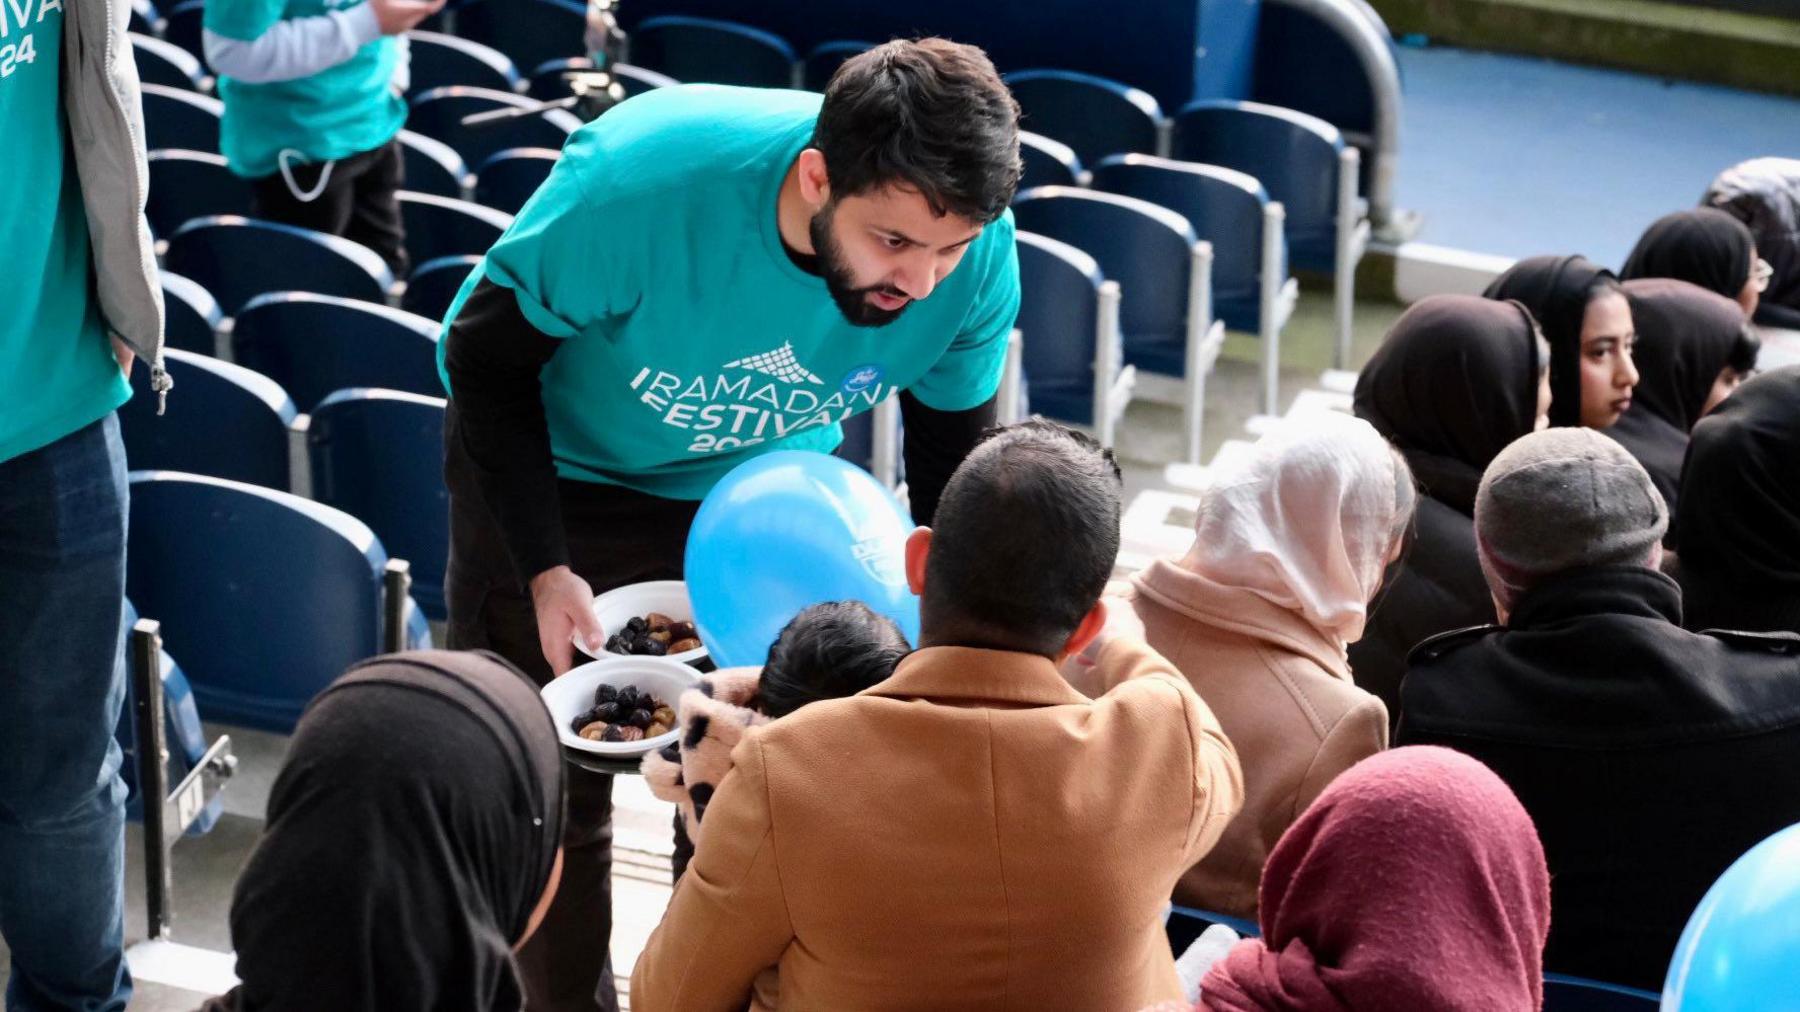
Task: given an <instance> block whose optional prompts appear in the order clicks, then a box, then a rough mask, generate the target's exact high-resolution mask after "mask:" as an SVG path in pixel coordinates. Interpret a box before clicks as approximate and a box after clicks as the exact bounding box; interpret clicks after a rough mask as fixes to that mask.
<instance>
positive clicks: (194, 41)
mask: <svg viewBox="0 0 1800 1012" xmlns="http://www.w3.org/2000/svg"><path fill="white" fill-rule="evenodd" d="M205 14H206V0H182V2H181V3H178V4H176V5H175V6H173V7H171V8H169V9H168V10H166V11H164V12H163V30H162V37H163V41H164V42H172V43H174V44H175V45H177V46H180V47H181V48H182V49H185V50H187V51H188V53H189V54H191V55H192V56H193V57H194V59H196V60H199V61H200V66H202V67H205V68H206V72H207V73H208V74H210V73H212V68H211V66H209V65H208V64H207V62H206V43H205V41H204V39H205V36H204V34H203V29H202V27H201V22H202V21H203V20H204V18H205ZM151 146H152V147H155V145H151Z"/></svg>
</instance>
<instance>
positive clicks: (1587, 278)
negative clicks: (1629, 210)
mask: <svg viewBox="0 0 1800 1012" xmlns="http://www.w3.org/2000/svg"><path fill="white" fill-rule="evenodd" d="M1482 294H1483V295H1485V296H1487V297H1488V298H1490V299H1514V300H1517V301H1518V302H1521V303H1523V304H1524V306H1525V308H1526V309H1529V310H1531V315H1532V316H1533V317H1535V318H1536V319H1537V322H1538V326H1540V327H1542V328H1543V330H1544V338H1545V339H1546V340H1548V341H1549V342H1550V393H1551V400H1550V424H1551V425H1570V426H1573V425H1584V426H1587V427H1588V428H1590V429H1605V428H1608V427H1610V426H1611V425H1612V424H1613V423H1614V422H1616V421H1618V420H1619V418H1620V416H1622V415H1623V414H1624V413H1625V412H1626V410H1627V409H1629V408H1630V407H1631V388H1632V387H1633V386H1635V385H1636V384H1637V379H1638V376H1637V370H1636V369H1635V368H1633V366H1632V363H1631V347H1632V344H1633V342H1634V341H1636V337H1635V335H1634V334H1633V333H1632V327H1631V307H1630V305H1629V304H1628V303H1627V302H1626V301H1625V295H1624V293H1623V292H1621V291H1620V290H1619V280H1618V279H1617V278H1615V277H1613V275H1612V272H1611V271H1608V270H1605V269H1604V268H1600V267H1596V266H1594V265H1593V264H1591V263H1589V262H1588V260H1587V258H1586V257H1578V256H1573V257H1529V258H1527V259H1524V260H1521V261H1519V262H1518V263H1516V264H1514V265H1513V266H1512V268H1511V269H1510V270H1508V271H1507V272H1506V273H1505V274H1502V275H1500V276H1499V277H1498V278H1495V279H1494V282H1493V284H1490V285H1488V287H1487V291H1485V292H1483V293H1482Z"/></svg>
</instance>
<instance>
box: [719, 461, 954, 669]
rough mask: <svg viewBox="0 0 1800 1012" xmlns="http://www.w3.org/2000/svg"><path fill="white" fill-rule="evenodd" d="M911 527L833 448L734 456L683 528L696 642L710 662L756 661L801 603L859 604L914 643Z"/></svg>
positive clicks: (880, 491) (867, 478) (915, 603)
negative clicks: (727, 470) (730, 466)
mask: <svg viewBox="0 0 1800 1012" xmlns="http://www.w3.org/2000/svg"><path fill="white" fill-rule="evenodd" d="M912 530H913V522H912V519H911V518H910V517H908V516H907V515H906V513H905V511H903V510H902V509H901V508H900V504H899V503H898V502H896V501H895V499H894V497H893V495H892V493H890V492H889V491H888V490H887V489H886V488H884V487H882V485H881V483H880V482H878V481H876V480H875V479H874V478H873V477H870V475H869V474H868V472H866V471H863V470H862V469H861V468H858V467H856V466H855V465H854V464H850V463H848V462H846V461H844V460H840V459H839V458H837V457H833V456H829V455H827V454H823V453H808V452H804V451H799V450H781V451H777V452H775V453H766V454H763V455H761V456H758V457H755V458H753V459H751V460H748V461H745V462H744V463H742V464H739V465H738V466H737V467H735V468H733V469H732V470H731V472H730V473H729V474H727V475H725V477H724V478H722V479H720V481H719V483H718V484H717V485H714V486H713V489H712V491H711V492H709V493H707V496H706V500H705V501H704V502H702V503H701V504H700V511H699V513H697V514H696V515H695V516H694V524H693V526H692V527H691V528H690V529H689V531H688V542H687V560H686V568H687V574H686V575H687V585H688V597H689V598H690V599H691V600H692V601H693V605H694V625H695V626H696V627H697V628H698V629H699V631H700V640H701V642H703V643H705V644H706V648H707V650H708V651H710V652H711V654H712V659H713V661H714V662H715V663H717V664H718V665H719V666H721V667H738V666H749V665H760V664H762V663H763V662H764V661H766V660H767V659H768V655H769V647H770V645H771V644H773V643H774V642H775V637H776V636H777V635H778V634H780V632H781V629H782V627H783V626H785V625H787V624H788V622H789V621H790V620H792V619H793V617H794V616H795V615H796V614H798V613H799V612H800V611H801V610H802V609H804V608H806V607H808V606H809V605H814V604H818V603H820V602H822V601H861V602H863V603H864V604H866V605H868V606H869V607H870V608H872V609H874V610H875V611H877V612H880V613H881V614H883V615H886V616H888V617H889V618H891V619H893V620H894V621H895V622H897V623H899V625H900V630H901V631H902V632H904V633H905V634H906V638H907V641H908V642H910V643H915V644H916V643H918V642H919V599H918V598H917V597H915V596H913V593H912V591H911V590H909V589H908V588H907V586H906V555H905V551H906V538H907V535H909V534H910V533H912Z"/></svg>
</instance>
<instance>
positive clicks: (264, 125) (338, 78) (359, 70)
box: [204, 0, 406, 179]
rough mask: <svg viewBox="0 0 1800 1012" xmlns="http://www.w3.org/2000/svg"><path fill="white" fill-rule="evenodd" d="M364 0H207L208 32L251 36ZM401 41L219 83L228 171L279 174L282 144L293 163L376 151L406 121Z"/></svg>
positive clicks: (376, 43)
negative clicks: (307, 70)
mask: <svg viewBox="0 0 1800 1012" xmlns="http://www.w3.org/2000/svg"><path fill="white" fill-rule="evenodd" d="M363 2H365V0H207V3H206V14H205V18H204V23H205V25H206V28H207V30H208V31H211V32H213V33H215V34H218V35H223V36H225V37H226V38H230V39H238V40H240V41H243V42H253V41H255V40H256V38H257V37H258V36H260V35H262V33H264V32H266V31H268V30H269V28H270V27H271V26H273V25H274V24H275V23H276V22H278V21H284V20H287V19H289V18H309V17H317V16H319V15H322V14H325V13H327V12H328V11H334V10H342V9H344V8H347V7H355V6H356V5H357V4H359V3H363ZM399 59H400V50H399V45H398V43H396V42H395V41H394V38H393V37H392V36H383V37H381V38H379V39H376V40H375V41H374V42H371V43H369V44H368V45H366V46H363V47H362V48H361V49H358V50H357V51H356V55H355V56H352V57H351V58H350V59H348V60H346V61H344V62H343V63H340V64H338V65H337V66H335V67H327V68H326V69H324V70H321V71H319V72H318V73H316V74H313V75H312V76H310V77H301V78H296V79H295V80H292V81H271V82H268V83H266V84H246V83H244V82H242V81H234V80H232V79H231V78H229V77H226V78H222V79H221V80H220V81H219V97H220V98H222V99H224V101H225V119H224V121H223V122H222V123H220V124H219V148H220V153H222V154H223V155H224V156H225V161H226V162H227V163H228V164H229V165H230V166H231V171H233V172H235V173H237V174H238V175H240V176H246V177H249V178H252V179H254V178H256V177H259V176H266V175H269V174H270V173H272V172H275V171H276V169H277V167H278V161H277V159H278V158H279V156H280V153H281V152H282V151H283V150H287V149H292V150H294V151H297V152H299V154H298V155H289V156H288V160H289V163H290V164H295V163H301V162H324V161H331V160H333V159H337V158H347V157H349V156H350V155H355V154H360V153H362V152H364V151H372V150H374V149H375V148H378V147H380V146H381V145H383V144H386V143H387V142H388V141H390V140H392V139H393V137H394V135H395V134H397V133H399V132H400V128H401V126H402V125H404V124H405V123H406V102H405V100H404V99H402V98H401V97H400V96H399V95H396V94H395V93H394V88H393V80H394V68H395V66H396V65H397V64H398V62H399Z"/></svg>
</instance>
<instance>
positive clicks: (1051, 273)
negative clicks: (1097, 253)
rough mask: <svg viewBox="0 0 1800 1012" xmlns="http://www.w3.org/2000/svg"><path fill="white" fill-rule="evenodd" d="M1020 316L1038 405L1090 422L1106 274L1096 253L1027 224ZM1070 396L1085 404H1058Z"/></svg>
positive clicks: (1021, 240)
mask: <svg viewBox="0 0 1800 1012" xmlns="http://www.w3.org/2000/svg"><path fill="white" fill-rule="evenodd" d="M1017 237H1018V247H1019V317H1018V320H1017V321H1016V322H1015V323H1014V324H1013V326H1015V327H1017V328H1018V329H1019V333H1020V334H1021V335H1023V337H1024V347H1023V351H1024V359H1023V365H1024V371H1025V375H1026V377H1027V378H1028V379H1029V380H1030V381H1031V394H1032V397H1033V401H1034V407H1036V408H1038V409H1039V410H1043V409H1045V408H1049V409H1050V410H1051V412H1053V413H1054V414H1056V415H1057V416H1058V417H1062V416H1064V415H1067V414H1074V415H1078V416H1081V417H1075V418H1067V417H1065V418H1064V420H1065V421H1075V422H1083V423H1085V422H1088V421H1091V419H1092V414H1093V407H1092V404H1093V394H1094V352H1095V348H1094V338H1095V335H1096V332H1097V325H1098V322H1099V318H1100V286H1101V284H1102V283H1104V282H1105V280H1106V278H1105V276H1104V275H1103V274H1102V273H1101V271H1100V264H1099V263H1098V262H1097V261H1096V260H1095V259H1094V258H1093V257H1091V256H1089V255H1088V254H1086V253H1083V252H1082V251H1081V250H1079V249H1076V248H1075V247H1074V246H1071V245H1069V244H1068V243H1065V242H1059V241H1057V240H1055V239H1051V238H1048V237H1046V236H1042V235H1037V234H1035V233H1032V232H1027V231H1024V230H1023V229H1021V230H1020V231H1019V232H1018V233H1017ZM1066 400H1073V401H1076V402H1079V404H1080V405H1083V406H1084V410H1076V411H1063V410H1058V408H1059V407H1060V405H1061V404H1062V403H1063V402H1064V401H1066Z"/></svg>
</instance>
